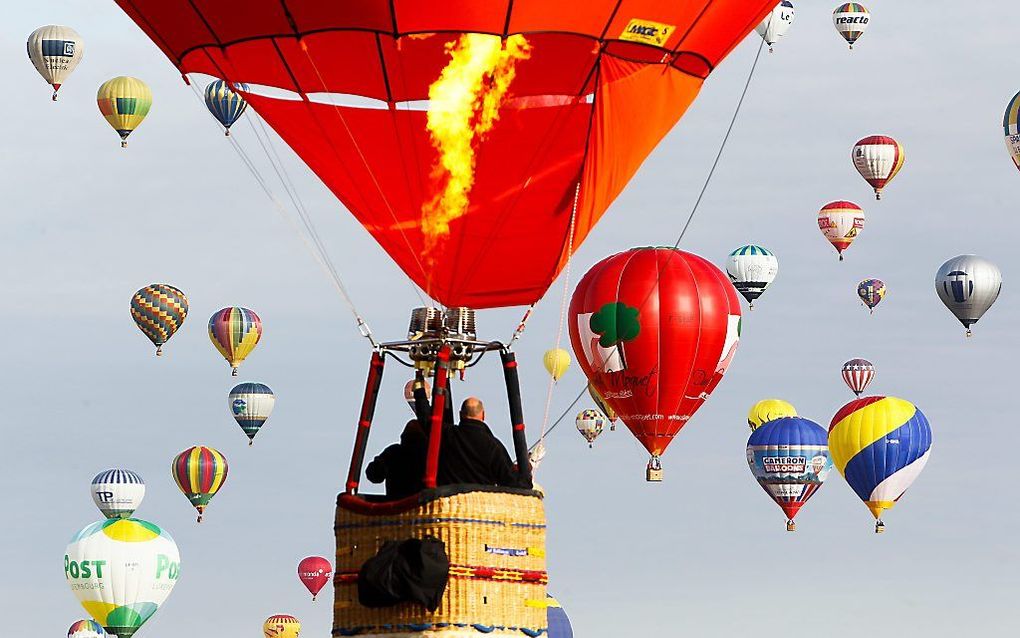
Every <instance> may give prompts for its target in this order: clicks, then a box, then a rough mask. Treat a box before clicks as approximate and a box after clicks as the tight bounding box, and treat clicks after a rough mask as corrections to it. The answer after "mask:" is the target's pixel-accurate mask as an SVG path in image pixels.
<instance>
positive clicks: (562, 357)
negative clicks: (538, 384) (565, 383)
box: [542, 348, 570, 381]
mask: <svg viewBox="0 0 1020 638" xmlns="http://www.w3.org/2000/svg"><path fill="white" fill-rule="evenodd" d="M542 365H544V366H545V371H546V372H548V373H549V376H551V377H552V378H553V381H559V380H560V379H561V378H563V375H564V374H566V373H567V368H569V367H570V353H568V352H567V351H566V350H564V349H563V348H553V349H552V350H547V351H546V353H545V355H543V357H542Z"/></svg>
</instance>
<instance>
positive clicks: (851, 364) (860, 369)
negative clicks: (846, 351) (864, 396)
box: [843, 359, 875, 396]
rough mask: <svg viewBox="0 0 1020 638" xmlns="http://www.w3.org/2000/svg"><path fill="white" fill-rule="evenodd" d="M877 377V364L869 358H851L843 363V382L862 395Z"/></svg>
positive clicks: (855, 392) (858, 394)
mask: <svg viewBox="0 0 1020 638" xmlns="http://www.w3.org/2000/svg"><path fill="white" fill-rule="evenodd" d="M874 378H875V364H873V363H872V362H870V361H868V360H867V359H850V360H849V361H847V362H846V363H844V364H843V382H844V383H846V385H847V387H848V388H850V390H851V391H852V392H853V393H854V394H856V395H857V396H861V393H862V392H864V391H865V390H866V389H867V388H868V386H869V385H870V384H871V381H872V380H873V379H874Z"/></svg>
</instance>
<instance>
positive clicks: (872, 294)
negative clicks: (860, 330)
mask: <svg viewBox="0 0 1020 638" xmlns="http://www.w3.org/2000/svg"><path fill="white" fill-rule="evenodd" d="M885 293H886V288H885V282H883V281H882V280H881V279H865V280H864V281H862V282H861V283H859V284H857V296H858V297H860V298H861V301H862V302H864V305H866V306H867V307H868V309H869V310H870V311H871V314H875V306H877V305H878V304H880V303H881V302H882V300H883V299H885Z"/></svg>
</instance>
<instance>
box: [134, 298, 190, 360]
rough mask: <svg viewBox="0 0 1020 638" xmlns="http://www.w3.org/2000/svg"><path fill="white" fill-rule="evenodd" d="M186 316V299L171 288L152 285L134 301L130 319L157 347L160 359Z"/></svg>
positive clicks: (157, 354)
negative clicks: (167, 343)
mask: <svg viewBox="0 0 1020 638" xmlns="http://www.w3.org/2000/svg"><path fill="white" fill-rule="evenodd" d="M187 316H188V298H187V296H185V294H184V293H183V292H181V290H180V289H179V288H175V287H173V286H171V285H170V284H149V285H148V286H146V287H145V288H141V289H139V290H138V292H136V293H135V294H134V295H133V296H132V297H131V318H132V319H134V320H135V324H136V325H137V326H138V329H139V330H141V331H142V334H144V335H145V336H146V337H148V338H149V341H151V342H152V345H154V346H156V356H157V357H158V356H160V355H162V354H163V344H165V343H166V342H167V341H169V340H170V337H172V336H174V333H175V332H177V330H178V329H179V328H180V327H181V325H182V324H183V323H184V319H185V318H186V317H187Z"/></svg>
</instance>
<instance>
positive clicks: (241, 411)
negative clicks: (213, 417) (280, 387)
mask: <svg viewBox="0 0 1020 638" xmlns="http://www.w3.org/2000/svg"><path fill="white" fill-rule="evenodd" d="M275 405H276V395H275V394H273V391H272V390H270V389H269V386H268V385H266V384H264V383H239V384H238V385H235V386H234V388H233V389H232V390H231V391H230V394H229V395H227V407H228V408H229V409H230V414H231V415H233V417H234V420H235V421H237V424H238V425H239V426H241V429H242V430H243V431H244V434H245V436H247V437H248V445H251V444H252V443H254V442H255V435H256V434H258V433H259V430H260V429H261V428H262V426H263V425H264V424H265V422H266V420H267V419H268V418H269V415H270V414H272V413H273V406H275Z"/></svg>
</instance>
